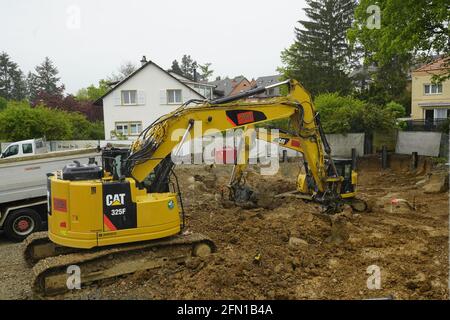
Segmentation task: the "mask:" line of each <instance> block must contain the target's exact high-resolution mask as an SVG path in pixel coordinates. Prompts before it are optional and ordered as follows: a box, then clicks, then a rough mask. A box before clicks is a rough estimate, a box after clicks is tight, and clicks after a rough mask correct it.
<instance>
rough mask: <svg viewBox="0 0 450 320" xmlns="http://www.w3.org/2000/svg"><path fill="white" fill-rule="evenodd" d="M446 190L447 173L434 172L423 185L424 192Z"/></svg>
mask: <svg viewBox="0 0 450 320" xmlns="http://www.w3.org/2000/svg"><path fill="white" fill-rule="evenodd" d="M446 191H448V173H447V172H442V173H441V172H440V173H434V174H432V175H431V176H430V178H429V179H428V182H427V183H426V184H425V185H424V186H423V192H424V193H441V192H446Z"/></svg>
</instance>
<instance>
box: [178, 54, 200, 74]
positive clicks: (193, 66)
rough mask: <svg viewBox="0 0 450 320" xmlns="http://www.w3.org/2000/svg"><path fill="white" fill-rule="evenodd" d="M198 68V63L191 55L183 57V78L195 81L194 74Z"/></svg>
mask: <svg viewBox="0 0 450 320" xmlns="http://www.w3.org/2000/svg"><path fill="white" fill-rule="evenodd" d="M197 67H198V64H197V62H196V61H195V60H193V59H192V58H191V56H190V55H186V54H185V55H183V57H182V58H181V66H180V69H181V72H182V76H183V77H185V78H188V79H189V80H194V74H195V72H196V70H197Z"/></svg>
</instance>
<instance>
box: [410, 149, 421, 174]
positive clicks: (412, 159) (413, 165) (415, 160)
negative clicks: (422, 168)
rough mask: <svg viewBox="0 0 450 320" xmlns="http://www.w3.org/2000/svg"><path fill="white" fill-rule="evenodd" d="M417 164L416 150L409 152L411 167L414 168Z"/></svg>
mask: <svg viewBox="0 0 450 320" xmlns="http://www.w3.org/2000/svg"><path fill="white" fill-rule="evenodd" d="M418 164H419V156H418V154H417V152H413V153H412V154H411V169H412V170H415V169H417V165H418Z"/></svg>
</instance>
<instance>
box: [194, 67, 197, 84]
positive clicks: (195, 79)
mask: <svg viewBox="0 0 450 320" xmlns="http://www.w3.org/2000/svg"><path fill="white" fill-rule="evenodd" d="M194 82H197V69H194Z"/></svg>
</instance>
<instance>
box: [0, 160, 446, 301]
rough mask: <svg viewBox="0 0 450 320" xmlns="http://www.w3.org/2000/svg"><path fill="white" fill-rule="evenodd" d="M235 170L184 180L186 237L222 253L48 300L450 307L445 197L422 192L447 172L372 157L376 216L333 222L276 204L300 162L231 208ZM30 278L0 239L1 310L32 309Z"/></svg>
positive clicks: (364, 189)
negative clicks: (17, 302) (4, 305)
mask: <svg viewBox="0 0 450 320" xmlns="http://www.w3.org/2000/svg"><path fill="white" fill-rule="evenodd" d="M231 168H232V167H231V166H229V165H228V166H225V165H217V166H215V167H212V168H211V167H209V166H206V165H197V166H194V165H182V166H178V167H177V169H176V173H177V176H178V179H179V181H180V187H181V190H182V191H183V200H184V207H185V211H186V221H187V230H188V231H192V232H201V233H203V234H205V235H207V236H209V237H210V238H211V239H212V240H213V241H214V242H215V243H216V245H217V249H218V250H217V253H214V254H212V255H210V256H208V257H206V258H192V259H190V260H189V261H188V262H187V263H186V264H185V265H181V266H173V267H167V268H164V269H158V270H153V271H147V272H143V273H138V274H133V275H129V276H126V277H122V278H120V279H115V281H110V282H109V283H101V284H93V285H90V286H86V287H83V288H82V289H81V290H73V291H71V292H68V293H66V294H64V295H59V296H56V297H51V299H55V298H57V299H61V298H64V299H368V298H381V297H393V298H394V299H448V278H449V274H448V272H449V256H448V251H449V250H448V244H449V238H448V234H449V229H448V221H449V204H448V192H446V191H444V192H442V191H441V192H439V190H438V191H436V190H435V191H433V190H431V191H430V190H428V191H429V192H431V193H428V191H427V193H425V192H424V190H426V185H427V183H429V180H430V173H431V174H432V175H437V174H445V175H446V174H447V171H445V170H446V169H445V167H443V168H441V172H439V170H438V171H437V172H436V170H437V169H431V167H430V166H427V165H425V164H423V163H422V164H421V165H420V166H419V169H417V170H414V171H410V169H409V162H408V161H403V162H402V161H397V162H396V163H394V162H392V163H391V168H390V169H386V170H381V169H380V168H379V160H378V159H376V158H373V159H371V160H370V159H369V160H367V161H360V162H359V186H358V192H359V197H360V198H362V199H365V200H366V201H367V202H368V203H369V205H370V208H371V210H369V211H370V212H363V213H359V212H352V210H350V209H349V208H346V209H345V210H344V212H343V213H341V214H338V215H336V216H333V217H330V216H328V215H325V214H321V208H320V206H319V205H317V204H314V203H308V202H304V201H303V200H299V199H296V198H293V197H287V198H274V197H273V196H274V195H276V194H279V193H283V192H287V191H290V190H293V189H295V180H296V176H297V173H298V172H299V165H298V164H297V163H295V162H290V163H282V164H281V168H280V170H279V171H278V173H277V174H276V175H266V176H261V175H259V174H258V171H259V169H258V168H257V167H253V168H250V171H249V174H248V177H247V182H248V184H249V185H251V186H252V187H253V188H254V189H255V190H257V191H258V193H259V197H260V201H259V202H258V203H257V206H255V207H246V206H244V207H236V206H233V205H232V204H231V203H229V202H227V201H223V198H222V191H224V192H225V193H226V187H225V186H226V184H227V181H228V179H229V176H230V173H231ZM442 172H443V173H442ZM377 270H379V271H380V273H379V275H380V278H379V280H380V282H379V283H377V281H375V280H374V279H375V278H374V277H376V276H377ZM374 272H375V273H374ZM31 278H32V275H31V274H30V269H28V268H27V267H26V266H25V265H24V263H23V261H22V257H21V252H20V250H19V244H15V243H11V242H9V241H8V240H6V239H5V238H4V237H3V236H0V299H33V298H35V297H34V296H33V294H32V291H31V289H30V282H31ZM368 284H369V286H368ZM377 284H379V286H380V288H379V289H377ZM368 287H370V288H368Z"/></svg>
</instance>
